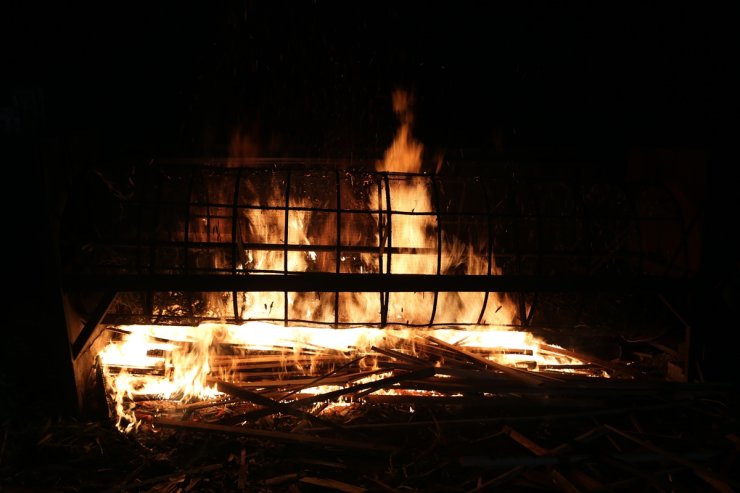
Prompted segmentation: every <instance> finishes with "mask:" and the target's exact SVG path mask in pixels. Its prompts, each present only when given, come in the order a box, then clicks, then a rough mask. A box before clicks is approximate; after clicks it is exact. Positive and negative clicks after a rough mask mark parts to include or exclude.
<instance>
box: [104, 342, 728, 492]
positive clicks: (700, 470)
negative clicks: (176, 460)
mask: <svg viewBox="0 0 740 493" xmlns="http://www.w3.org/2000/svg"><path fill="white" fill-rule="evenodd" d="M395 342H396V349H389V348H387V347H383V348H381V347H372V348H370V349H369V350H367V351H363V352H362V353H355V354H351V355H350V354H345V353H339V352H336V353H332V352H326V351H312V350H311V349H310V348H302V349H301V351H299V352H294V353H293V354H292V357H291V358H289V359H287V360H286V358H285V357H284V354H282V353H274V354H270V353H269V352H253V353H251V354H246V355H245V354H241V355H222V356H220V357H216V358H215V359H214V360H213V361H212V362H211V364H212V368H213V370H212V372H211V375H212V376H211V378H210V379H209V383H211V384H214V385H216V386H217V388H218V389H219V390H220V391H221V392H222V393H223V394H224V395H223V397H220V398H218V399H216V400H212V401H198V402H192V403H186V404H183V403H182V402H175V401H162V400H159V399H149V400H143V399H141V398H140V399H139V401H138V402H136V413H137V417H138V419H140V420H141V423H142V424H141V426H139V427H138V430H137V432H136V433H135V439H136V440H138V441H140V442H142V443H145V444H146V446H147V447H148V448H150V449H160V450H162V447H164V449H165V450H169V452H168V453H170V454H172V453H174V452H173V449H174V450H180V451H182V450H191V451H192V450H197V451H198V452H197V453H196V454H195V457H190V458H189V459H188V460H186V461H184V462H183V464H182V465H181V467H176V471H175V472H173V474H171V475H165V476H162V477H156V476H155V477H153V478H148V479H147V478H141V477H135V476H132V477H130V478H128V479H126V480H125V481H122V482H121V483H120V484H118V485H117V488H118V489H119V490H134V489H136V490H140V491H164V490H153V489H146V488H144V486H145V485H144V484H142V482H144V483H146V482H147V481H149V482H148V483H146V484H148V485H154V484H159V486H160V487H162V488H164V486H162V485H164V484H167V485H170V486H167V487H169V488H172V489H170V490H166V491H191V490H192V488H191V489H188V488H189V487H190V486H189V485H191V484H195V483H198V484H200V487H201V488H203V487H204V485H207V484H211V485H214V491H216V490H219V491H265V492H267V491H286V492H298V491H345V492H361V491H386V492H408V491H419V492H421V491H424V492H430V491H440V492H441V491H455V492H457V491H460V492H477V491H489V490H494V489H496V488H503V489H505V490H506V491H564V492H569V493H570V492H578V491H584V492H586V491H588V492H593V491H623V490H627V489H631V488H639V489H641V490H643V491H715V490H716V491H723V492H729V491H735V490H736V489H737V488H738V484H737V482H736V480H734V479H733V475H734V468H735V467H737V465H738V464H737V451H738V449H739V448H740V441H739V440H738V435H737V428H736V426H737V422H736V414H735V412H736V408H735V407H734V405H735V402H734V401H733V397H732V396H733V394H732V389H731V388H729V387H728V386H725V385H721V384H706V383H685V382H683V383H682V382H671V381H667V380H666V379H665V378H663V377H661V376H656V375H651V374H649V373H647V372H644V371H642V370H641V369H640V368H637V367H635V366H632V365H629V366H628V365H625V364H623V363H619V362H613V361H601V360H599V359H597V358H592V357H588V356H586V355H582V354H574V353H572V352H569V351H566V350H563V349H561V348H558V347H552V346H543V347H541V348H540V351H542V352H543V353H548V352H549V353H551V354H554V355H555V354H556V355H559V356H560V357H561V358H563V361H566V362H564V363H563V364H556V365H539V367H538V366H537V364H536V363H532V364H528V363H526V361H525V363H524V364H520V365H517V366H505V365H502V364H499V363H495V362H493V361H491V360H490V359H488V358H486V357H483V356H482V353H481V352H479V351H477V350H476V349H475V348H462V347H460V346H457V345H454V344H450V343H447V342H444V341H442V340H439V339H436V338H434V337H430V336H418V337H417V338H416V339H415V340H414V341H405V343H404V341H395ZM411 346H413V351H411V350H410V348H411ZM501 351H504V352H505V351H507V350H506V349H501ZM281 354H282V356H281ZM525 356H526V355H525ZM525 359H526V358H525ZM569 360H570V361H569ZM574 361H576V362H574ZM227 370H228V371H227ZM534 370H537V371H534ZM218 375H222V376H221V377H218ZM223 375H228V378H225V377H224V376H223ZM225 450H229V452H228V454H227V455H224V454H225V452H224V451H225ZM227 456H228V459H227V458H226V457H227ZM219 457H220V458H219ZM180 460H182V459H180ZM155 480H156V481H155ZM215 485H218V488H216V487H215ZM193 491H211V490H209V489H202V490H198V489H196V490H193Z"/></svg>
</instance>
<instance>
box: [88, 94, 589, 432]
mask: <svg viewBox="0 0 740 493" xmlns="http://www.w3.org/2000/svg"><path fill="white" fill-rule="evenodd" d="M412 102H413V98H412V97H411V95H409V94H408V93H406V92H403V91H397V92H396V93H394V95H393V108H394V111H395V113H396V115H397V116H398V119H399V122H400V126H399V129H398V131H397V134H396V136H395V139H394V141H393V143H392V144H391V145H390V146H389V148H388V150H387V152H386V153H385V156H384V158H383V160H381V161H379V162H377V163H376V170H377V171H380V172H383V173H385V175H383V176H385V177H386V179H385V182H384V183H383V184H378V186H377V193H368V194H367V195H366V196H362V197H349V199H351V200H355V201H360V202H362V201H365V210H366V211H367V214H365V215H362V216H360V215H356V216H353V215H352V214H343V216H351V217H341V218H337V217H336V216H332V215H331V214H330V213H328V212H318V211H324V210H326V211H331V210H332V207H337V205H338V204H337V203H336V202H332V201H333V200H336V201H338V200H339V198H336V199H333V198H332V197H331V194H325V196H321V197H305V196H303V195H302V194H301V193H300V192H301V191H300V190H293V189H291V187H290V185H289V184H288V183H286V182H285V181H284V180H286V178H285V177H281V176H279V175H267V174H266V175H265V177H264V180H263V182H261V185H262V186H256V185H255V184H253V183H251V182H249V183H246V185H245V186H244V187H243V189H240V190H239V193H240V194H241V195H242V196H243V197H246V199H245V201H246V203H247V204H248V205H249V206H250V207H245V208H244V209H243V210H240V211H239V216H238V217H236V216H234V217H233V218H232V217H231V216H230V215H229V213H230V210H229V209H226V207H227V205H228V204H229V203H230V197H231V196H232V194H233V193H234V192H233V190H234V187H233V186H231V185H229V186H227V187H221V188H218V187H214V188H213V189H208V190H207V191H206V195H207V197H206V198H207V200H205V201H204V202H206V203H208V204H214V203H215V204H224V211H223V212H218V213H215V214H214V213H212V212H211V211H210V210H208V211H205V212H203V213H202V214H203V219H202V220H200V221H196V222H195V223H193V224H191V226H190V228H189V230H188V234H189V235H190V236H189V240H190V241H202V242H207V241H213V239H214V237H215V239H216V240H217V241H223V242H228V243H231V242H234V243H235V244H237V245H239V246H240V248H239V249H238V250H239V251H238V252H237V254H238V258H239V263H238V270H239V271H243V272H244V273H256V274H255V275H269V274H270V273H281V272H284V271H286V270H287V271H288V272H306V271H320V272H335V268H336V269H338V272H355V273H385V274H453V273H454V274H456V275H479V274H488V273H490V274H497V273H499V269H498V268H497V266H496V265H495V258H492V257H490V256H488V255H484V254H482V253H481V249H480V248H479V246H478V245H477V244H476V241H475V239H473V238H465V237H460V236H459V235H456V234H453V233H450V232H448V231H447V230H446V229H445V228H443V225H442V224H440V221H441V220H440V215H439V212H440V205H439V204H438V203H435V196H436V193H437V192H436V188H435V187H436V184H435V182H434V181H433V180H434V177H432V176H429V175H424V174H421V172H422V158H423V152H424V147H423V146H422V145H421V144H420V143H419V142H417V141H416V140H415V139H414V137H413V135H412V124H413V113H412V108H411V105H412ZM247 144H249V143H247ZM247 144H244V145H239V142H238V139H236V140H234V141H232V148H233V149H237V150H239V152H240V153H246V152H247V151H249V152H250V153H251V150H252V148H251V147H250V146H249V145H247ZM250 145H251V144H250ZM403 173H413V174H414V175H413V176H405V175H403ZM359 185H360V186H361V184H359ZM371 188H372V187H371ZM287 194H290V195H289V196H286V195H287ZM345 200H347V198H345ZM286 205H287V206H288V209H287V210H286V209H282V210H281V209H280V207H285V206H286ZM208 207H212V206H211V205H209V206H208ZM194 210H195V212H194V214H196V215H197V211H198V209H197V208H194ZM337 214H339V213H337ZM342 220H343V221H347V223H346V225H345V227H343V228H342V232H341V233H338V230H337V229H338V228H336V224H337V223H338V222H340V221H342ZM231 221H235V222H236V224H232V222H231ZM357 222H360V223H363V224H364V225H365V226H368V225H369V226H370V227H369V228H367V229H368V230H369V231H372V233H370V234H371V235H374V236H373V237H372V240H373V241H374V246H375V248H377V249H378V251H379V253H373V252H372V251H370V252H368V251H362V250H360V251H357V252H349V251H348V252H347V253H342V254H341V256H340V258H339V259H336V258H333V257H332V255H339V252H331V254H330V253H329V252H327V249H328V246H331V245H336V244H337V243H338V242H339V243H341V244H342V245H351V246H354V245H358V244H361V242H360V240H358V236H357V235H358V234H357V233H356V232H355V230H353V229H352V226H351V225H352V224H353V223H357ZM338 234H340V235H341V238H337V235H338ZM232 235H236V236H235V237H232ZM312 241H313V243H312ZM317 241H318V242H320V244H317V243H316V242H317ZM286 243H287V245H297V246H300V247H301V248H298V249H288V248H280V246H281V245H283V246H284V245H286ZM246 244H252V245H255V244H256V245H275V248H272V249H258V248H250V247H249V246H245V245H246ZM371 246H372V245H371ZM321 247H323V249H322V248H321ZM229 253H230V252H229ZM440 253H441V255H440ZM223 255H226V253H224V254H223ZM196 260H197V262H202V265H204V266H209V267H217V268H218V267H221V266H226V267H228V266H229V265H230V262H231V261H230V260H229V259H228V258H226V257H223V258H221V257H219V256H218V255H217V256H216V257H215V258H206V259H196ZM209 296H210V299H209V300H208V306H209V309H210V310H211V312H212V313H213V315H214V316H215V317H219V316H220V315H221V314H222V313H224V312H225V308H224V307H228V306H232V304H233V302H234V300H232V299H231V296H232V294H230V293H225V294H221V293H214V294H211V295H209ZM240 296H241V297H240V299H238V300H236V302H237V305H238V307H239V316H240V317H241V319H242V320H244V321H245V322H244V323H242V324H237V325H229V324H223V323H218V324H216V323H212V324H201V325H199V326H197V327H193V326H125V327H119V332H121V333H124V334H127V335H126V336H125V337H124V338H123V339H122V340H116V341H112V342H111V343H110V344H109V345H108V346H107V347H106V348H105V349H104V350H103V351H102V352H101V353H100V354H99V357H100V361H101V363H102V365H103V367H104V368H105V371H106V374H107V376H108V378H107V385H108V387H109V394H110V395H111V396H112V400H113V401H114V403H115V406H114V407H115V410H116V414H117V416H118V418H119V421H118V425H119V427H120V428H121V429H122V430H125V431H130V430H132V429H134V428H135V427H136V426H137V423H138V419H137V416H136V413H135V405H134V402H135V401H136V399H137V397H143V396H154V397H156V398H158V399H174V400H178V401H180V402H187V401H190V400H198V399H208V398H213V397H216V396H219V395H221V392H220V390H219V387H218V385H217V384H215V383H213V382H214V380H218V381H221V382H237V383H238V384H239V385H242V386H247V387H249V388H252V387H254V388H259V387H260V386H261V385H262V382H263V381H264V380H265V379H266V378H267V379H269V380H271V381H275V380H278V381H281V380H284V381H286V382H287V381H295V379H297V378H299V377H300V378H301V381H303V380H306V377H308V379H307V380H306V381H307V382H309V383H311V382H313V380H312V379H316V380H317V381H316V384H317V385H308V386H306V387H305V388H302V389H301V391H300V392H302V393H307V392H317V389H324V390H326V389H327V388H331V383H330V382H331V379H332V377H331V374H332V372H334V371H336V370H337V368H341V367H342V366H343V365H349V364H350V363H351V364H353V365H354V366H353V368H355V369H356V371H357V372H358V376H357V378H356V379H355V380H352V378H354V377H352V376H351V375H350V377H346V378H345V380H343V382H344V383H346V382H348V381H351V382H352V383H353V384H354V385H358V384H361V383H364V382H369V381H372V380H374V379H375V380H377V379H382V378H385V377H387V376H388V375H389V373H388V372H387V371H383V368H380V366H379V365H380V363H379V361H380V358H381V357H382V356H383V355H384V354H385V355H386V356H387V352H388V351H393V352H392V353H391V354H393V355H396V356H398V357H408V358H411V361H412V362H413V361H414V360H413V358H415V357H416V356H417V349H418V347H419V344H421V345H425V344H427V341H428V340H429V339H425V338H428V337H432V338H434V339H436V340H439V341H444V343H447V344H451V345H455V346H456V347H459V348H462V349H464V350H469V351H471V352H472V353H474V354H475V355H476V356H475V357H480V358H485V359H486V360H488V361H491V362H493V363H495V364H500V365H507V366H511V367H513V368H526V369H528V370H532V369H535V370H536V369H537V368H538V367H539V366H541V365H549V364H554V365H558V364H561V363H564V362H565V363H571V364H572V363H574V361H573V360H572V359H568V360H564V358H563V357H561V356H556V355H553V354H546V353H545V352H543V351H540V341H538V340H536V339H535V338H534V337H533V336H532V335H531V334H529V333H526V332H518V331H513V330H496V329H492V328H491V327H494V326H499V327H505V326H507V325H510V324H512V322H513V321H514V319H515V313H516V310H515V309H514V307H513V305H512V303H511V302H510V300H508V299H506V297H504V296H497V295H495V294H489V295H488V296H489V297H488V298H487V303H486V309H485V313H482V314H481V313H480V311H481V309H480V307H481V306H482V302H483V297H484V296H486V294H485V293H467V292H463V293H439V294H437V295H436V296H435V294H434V293H433V292H426V293H424V292H422V293H404V292H400V293H399V292H394V293H390V294H389V297H388V299H387V300H386V303H387V321H386V322H387V325H388V327H384V328H378V327H367V326H358V327H349V328H344V329H336V328H329V327H301V326H287V327H286V326H282V325H277V324H274V323H266V322H261V321H259V320H265V319H269V318H271V317H272V318H275V315H276V314H280V313H283V312H287V313H289V314H290V318H291V319H297V320H311V321H314V322H319V323H325V324H326V325H327V326H328V325H329V324H331V323H333V322H334V321H335V318H334V317H335V314H334V312H333V311H334V310H335V303H336V306H338V311H339V313H338V314H336V316H337V318H338V320H339V321H343V322H354V321H359V320H378V318H379V313H380V311H381V303H382V301H381V300H380V299H379V295H378V293H364V292H356V293H340V294H338V295H337V296H339V299H338V300H335V299H334V295H333V294H332V293H329V295H326V294H323V295H322V294H319V293H303V292H292V293H287V295H286V294H284V293H282V292H273V293H264V292H257V293H243V294H242V295H240ZM433 307H434V308H433ZM432 310H436V313H435V323H439V322H442V323H444V324H449V325H450V328H434V329H431V328H425V329H421V330H419V329H412V328H410V326H411V325H417V326H419V325H424V324H425V323H427V322H428V321H429V320H430V317H431V312H432ZM471 320H473V321H477V320H480V323H481V324H482V325H481V326H479V327H473V328H466V329H461V328H459V327H453V326H454V325H455V324H459V323H463V322H464V323H468V324H469V323H470V321H471ZM434 339H433V340H434ZM384 351H386V353H384ZM440 351H441V352H440V353H439V354H436V355H435V356H434V358H436V359H435V360H434V361H436V363H435V364H436V365H437V366H440V365H441V363H442V361H443V360H444V358H445V357H449V355H447V356H445V354H444V352H443V351H442V350H441V349H440ZM576 363H580V362H576ZM440 376H441V377H444V372H443V371H441V373H440ZM343 378H344V377H343ZM347 379H349V380H347ZM327 386H328V387H327ZM394 391H395V390H393V389H386V390H385V392H394Z"/></svg>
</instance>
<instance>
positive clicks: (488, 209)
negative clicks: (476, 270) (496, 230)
mask: <svg viewBox="0 0 740 493" xmlns="http://www.w3.org/2000/svg"><path fill="white" fill-rule="evenodd" d="M478 183H480V185H481V189H482V190H483V202H484V205H485V207H486V228H487V234H488V236H487V237H486V245H487V248H488V249H487V251H486V256H487V258H488V268H487V270H486V274H488V275H489V276H490V275H491V270H492V269H493V265H492V263H493V222H492V221H491V206H490V204H489V203H488V200H489V198H488V192H487V191H486V185H485V183H484V182H483V181H482V180H478ZM488 296H489V292H488V291H486V294H485V295H483V304H482V305H481V308H480V315H478V323H481V321H482V320H483V316H484V315H485V314H486V305H487V304H488Z"/></svg>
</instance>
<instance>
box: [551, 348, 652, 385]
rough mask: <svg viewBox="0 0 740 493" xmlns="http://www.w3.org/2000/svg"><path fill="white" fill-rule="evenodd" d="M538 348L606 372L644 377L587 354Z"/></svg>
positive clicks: (635, 371)
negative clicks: (598, 367) (597, 366)
mask: <svg viewBox="0 0 740 493" xmlns="http://www.w3.org/2000/svg"><path fill="white" fill-rule="evenodd" d="M539 348H540V349H541V350H544V351H548V352H550V353H553V354H558V355H560V356H567V357H568V358H573V359H577V360H580V361H583V362H586V363H591V364H594V365H599V366H601V367H603V368H606V369H607V370H612V371H616V372H617V373H622V374H625V375H629V376H631V377H643V378H644V375H643V374H642V373H640V372H639V371H637V370H635V369H633V368H630V367H628V366H625V365H621V364H617V363H612V362H610V361H605V360H602V359H599V358H596V357H594V356H589V355H587V354H582V353H576V352H575V351H569V350H567V349H563V348H558V347H555V346H550V345H547V344H540V345H539Z"/></svg>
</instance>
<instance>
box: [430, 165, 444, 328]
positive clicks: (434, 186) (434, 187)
mask: <svg viewBox="0 0 740 493" xmlns="http://www.w3.org/2000/svg"><path fill="white" fill-rule="evenodd" d="M429 179H430V180H431V181H432V197H433V199H434V208H435V209H436V210H437V213H438V214H437V275H438V276H439V275H441V274H442V221H441V219H440V217H439V209H440V207H439V190H437V180H436V178H435V177H434V176H431V177H430V178H429ZM435 285H436V284H435ZM438 300H439V291H436V290H435V291H434V300H433V301H432V314H431V316H430V317H429V325H431V324H433V323H434V316H435V315H436V314H437V302H438Z"/></svg>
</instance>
